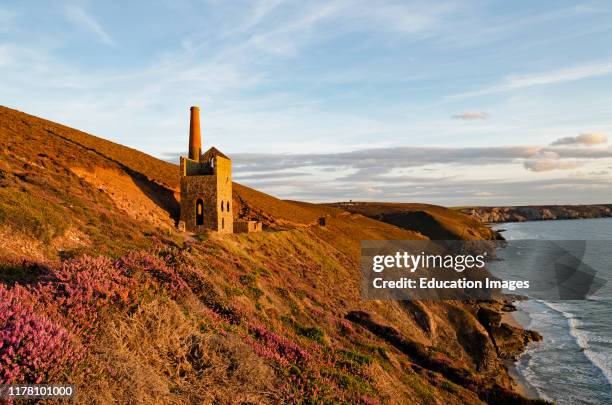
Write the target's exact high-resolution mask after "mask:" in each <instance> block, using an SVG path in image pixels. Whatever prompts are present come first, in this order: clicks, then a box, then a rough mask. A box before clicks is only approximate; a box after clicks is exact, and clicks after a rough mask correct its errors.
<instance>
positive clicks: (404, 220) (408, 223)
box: [329, 202, 498, 240]
mask: <svg viewBox="0 0 612 405" xmlns="http://www.w3.org/2000/svg"><path fill="white" fill-rule="evenodd" d="M329 206H332V207H337V208H341V209H344V210H346V211H349V212H354V213H359V214H362V215H365V216H367V217H370V218H374V219H377V220H379V221H382V222H387V223H389V224H393V225H395V226H398V227H400V228H403V229H407V230H412V231H415V232H421V233H423V235H425V236H427V237H428V238H429V239H434V240H452V239H464V240H478V239H496V238H498V235H497V234H496V233H495V232H493V231H491V230H490V229H489V228H487V227H486V226H484V225H483V224H482V223H481V222H480V221H478V220H477V219H475V218H473V217H471V216H469V215H466V214H464V213H461V212H458V211H456V210H450V209H447V208H444V207H440V206H437V205H430V204H415V203H382V202H351V203H334V204H329Z"/></svg>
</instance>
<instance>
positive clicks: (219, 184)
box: [179, 106, 234, 233]
mask: <svg viewBox="0 0 612 405" xmlns="http://www.w3.org/2000/svg"><path fill="white" fill-rule="evenodd" d="M201 149H202V141H201V135H200V108H199V107H195V106H194V107H191V118H190V125H189V156H188V157H184V156H181V163H180V172H181V204H180V206H181V214H180V222H179V228H184V229H185V230H186V231H189V232H194V233H204V232H208V231H215V232H219V233H233V232H234V218H233V215H232V209H233V207H232V205H233V204H232V161H231V160H230V158H228V157H227V156H225V155H224V154H223V153H221V152H219V151H218V150H217V149H216V148H214V147H213V148H210V149H208V150H207V151H206V152H204V153H202V150H201Z"/></svg>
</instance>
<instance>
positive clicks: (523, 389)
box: [501, 311, 542, 399]
mask: <svg viewBox="0 0 612 405" xmlns="http://www.w3.org/2000/svg"><path fill="white" fill-rule="evenodd" d="M514 312H516V311H513V312H503V313H502V319H501V321H502V323H506V324H508V325H510V326H513V327H515V328H520V329H525V327H524V326H523V325H521V324H520V323H519V321H518V320H517V319H516V317H515V316H514ZM516 363H517V361H516V360H511V359H507V360H504V366H505V367H506V370H507V371H508V375H509V376H510V378H511V379H512V382H513V384H512V388H513V389H514V390H515V391H516V392H517V393H518V394H521V395H522V396H524V397H527V398H529V399H542V398H541V397H540V395H539V394H538V392H537V391H536V390H535V388H533V387H532V386H531V385H530V384H529V382H528V381H527V380H526V379H525V377H523V375H522V374H521V373H520V372H519V371H518V368H517V367H516Z"/></svg>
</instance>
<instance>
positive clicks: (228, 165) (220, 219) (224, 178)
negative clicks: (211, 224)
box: [214, 156, 234, 233]
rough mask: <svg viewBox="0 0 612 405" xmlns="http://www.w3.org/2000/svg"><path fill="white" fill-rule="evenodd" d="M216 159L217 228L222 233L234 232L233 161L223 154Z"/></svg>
mask: <svg viewBox="0 0 612 405" xmlns="http://www.w3.org/2000/svg"><path fill="white" fill-rule="evenodd" d="M214 159H215V163H214V166H215V169H214V170H215V177H216V183H217V184H216V189H217V192H216V196H217V207H218V210H217V224H218V226H217V228H216V230H217V231H218V232H220V233H233V232H234V215H233V214H232V211H233V209H234V207H233V201H232V161H231V160H229V159H226V158H224V157H221V156H216V157H215V158H214Z"/></svg>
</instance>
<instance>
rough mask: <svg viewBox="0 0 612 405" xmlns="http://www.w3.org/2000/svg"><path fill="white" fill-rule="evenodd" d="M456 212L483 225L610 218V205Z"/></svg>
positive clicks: (551, 206) (464, 208)
mask: <svg viewBox="0 0 612 405" xmlns="http://www.w3.org/2000/svg"><path fill="white" fill-rule="evenodd" d="M458 210H459V211H461V212H463V213H464V214H468V215H471V216H473V217H475V218H477V219H479V220H480V221H482V222H485V223H497V222H525V221H543V220H553V219H587V218H608V217H612V204H595V205H525V206H510V207H462V208H458Z"/></svg>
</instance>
